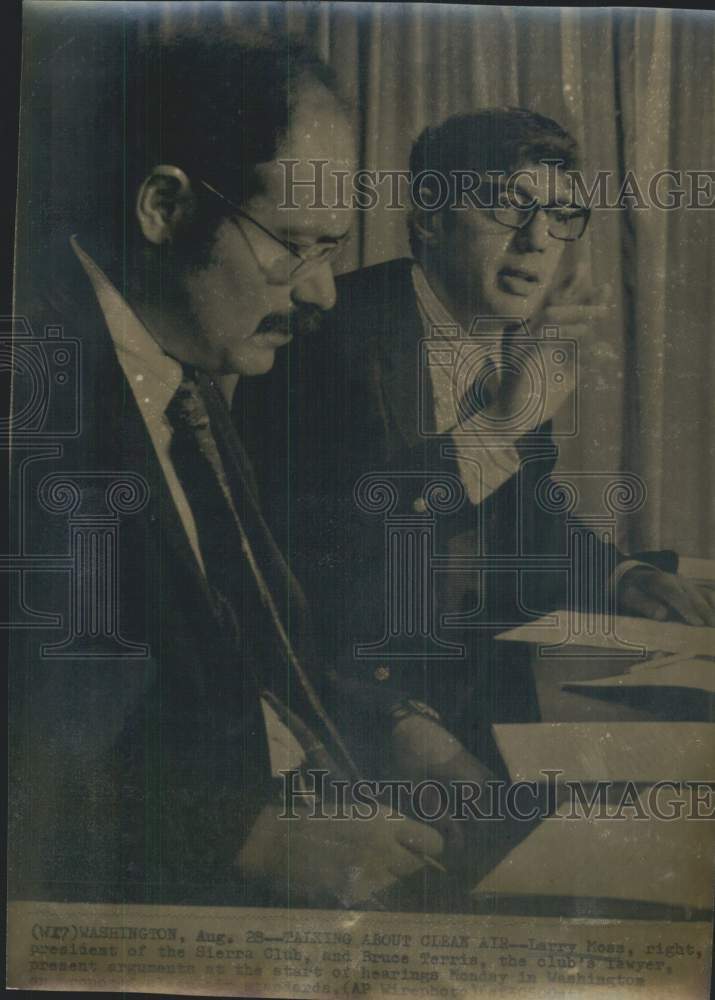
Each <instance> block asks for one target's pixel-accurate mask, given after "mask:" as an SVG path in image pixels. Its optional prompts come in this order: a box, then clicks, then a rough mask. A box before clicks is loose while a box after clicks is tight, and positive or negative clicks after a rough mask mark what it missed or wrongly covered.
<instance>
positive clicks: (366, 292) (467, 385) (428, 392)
mask: <svg viewBox="0 0 715 1000" xmlns="http://www.w3.org/2000/svg"><path fill="white" fill-rule="evenodd" d="M577 167H578V155H577V148H576V143H575V141H574V140H573V138H572V137H571V136H570V135H569V134H568V133H567V132H566V131H565V130H564V129H563V128H562V127H561V126H560V125H559V124H558V123H556V122H554V121H553V120H551V119H549V118H546V117H544V116H543V115H540V114H537V113H535V112H532V111H527V110H524V109H518V108H510V109H491V110H484V111H480V112H476V113H474V114H464V115H456V116H454V117H452V118H450V119H448V120H446V121H445V122H443V123H442V124H440V125H438V126H436V127H434V128H427V129H425V131H424V132H423V133H422V134H421V136H420V137H419V138H418V140H417V141H416V143H415V144H414V146H413V149H412V153H411V159H410V174H411V177H412V181H413V185H414V184H415V179H416V178H422V186H421V187H419V188H417V189H414V188H413V199H414V201H413V205H412V209H411V211H410V215H409V223H408V224H409V233H410V243H411V249H412V253H413V258H414V259H412V260H410V259H400V260H393V261H389V262H387V263H384V264H378V265H376V266H373V267H368V268H366V269H363V270H361V271H357V272H354V273H353V274H349V275H346V276H344V277H342V278H340V279H338V282H337V292H338V299H337V306H336V309H335V310H333V312H332V313H331V315H330V321H329V325H328V328H327V329H326V330H325V331H324V333H323V334H322V337H323V338H324V339H323V340H321V338H320V337H318V338H316V339H313V340H312V341H311V343H310V345H307V346H306V349H305V351H303V352H300V353H298V352H295V354H294V358H293V362H294V367H293V375H292V378H291V382H290V393H291V406H292V410H291V413H292V419H293V425H292V426H293V428H294V431H293V434H292V437H291V440H290V452H289V454H290V458H291V460H292V462H293V465H292V470H293V471H292V481H293V484H294V486H293V494H292V504H293V508H292V509H293V516H295V512H297V515H298V523H299V524H300V529H298V527H297V525H296V523H295V521H294V522H293V539H294V541H293V548H294V551H295V560H296V565H300V560H301V558H303V557H302V556H301V552H304V553H306V556H305V557H304V559H305V563H306V566H305V568H304V569H303V570H302V575H303V578H304V579H305V580H306V584H307V585H309V584H311V583H313V584H314V585H315V586H316V588H317V589H316V595H317V596H316V597H315V599H316V600H318V601H320V602H321V604H322V605H323V606H326V607H328V608H330V613H329V614H328V615H326V620H327V621H329V622H330V621H342V622H343V629H342V632H340V630H339V629H337V628H336V629H335V634H334V635H332V636H329V637H328V640H327V641H328V644H329V647H330V648H331V653H330V654H329V655H334V656H337V655H338V647H339V646H340V643H341V642H343V641H344V639H345V636H347V637H348V639H349V640H351V643H352V647H353V651H352V653H351V654H348V655H347V657H346V665H345V670H346V672H349V671H350V670H356V671H357V672H358V674H365V673H366V672H370V671H374V672H375V675H376V676H378V677H380V678H382V679H383V682H384V683H385V684H386V685H387V684H390V683H396V684H398V686H399V687H401V688H406V689H408V690H411V691H412V692H413V693H414V695H415V697H424V698H426V700H427V701H429V703H430V704H431V705H432V706H436V707H438V708H439V709H440V710H442V711H443V712H444V713H445V715H446V717H447V718H448V719H449V720H450V723H451V725H453V726H455V727H456V731H457V732H458V733H459V734H460V735H462V736H463V737H464V738H465V739H467V740H473V742H470V745H471V747H472V748H473V749H476V752H477V755H478V756H479V757H480V759H482V760H486V761H487V762H488V763H489V764H490V765H491V766H493V767H498V757H497V756H496V755H495V754H494V747H493V745H491V744H490V742H489V738H488V734H489V732H490V726H489V722H490V721H504V722H508V721H525V720H528V719H529V718H532V719H536V718H538V715H537V714H536V713H537V709H536V698H535V692H534V690H533V687H532V681H531V672H530V670H529V669H528V663H527V660H526V658H525V657H521V656H520V650H518V649H515V648H514V645H513V644H511V643H494V642H491V641H490V637H491V636H493V635H494V633H495V632H499V631H503V630H504V629H505V628H507V627H509V625H511V624H514V623H516V622H519V621H521V620H524V618H525V617H528V615H529V613H531V614H533V613H539V612H542V613H543V612H545V611H548V610H553V609H555V608H558V607H564V606H567V604H568V603H569V599H570V593H569V589H568V585H567V581H566V576H565V574H564V573H563V572H562V570H561V569H559V570H557V571H554V570H553V569H550V568H549V558H550V557H558V556H560V555H563V553H564V552H566V551H567V548H566V538H567V525H566V519H565V516H564V515H559V514H556V513H554V512H553V510H552V511H550V510H549V509H548V504H546V503H544V502H543V491H542V494H541V497H542V499H541V501H540V500H539V496H538V495H537V493H538V486H537V484H539V483H540V482H541V483H542V485H543V483H544V481H545V480H544V477H548V475H549V474H550V472H551V471H552V469H553V467H554V464H555V460H556V455H557V450H556V448H555V446H554V443H553V439H552V418H553V417H554V416H555V415H556V414H557V413H558V412H559V410H560V409H561V408H563V407H564V406H567V405H569V401H570V400H571V399H572V390H573V389H574V378H575V377H577V374H578V372H577V367H576V364H570V365H569V364H568V363H566V362H567V360H568V350H569V348H568V346H567V345H568V343H569V342H574V341H575V342H577V345H578V347H579V349H580V350H583V349H584V348H585V347H586V346H587V339H588V337H589V336H591V335H592V334H593V332H594V326H595V324H597V322H598V321H599V320H601V319H603V318H604V317H605V316H606V315H607V309H608V307H607V305H606V303H605V302H604V301H603V298H604V296H603V293H602V292H601V293H599V292H597V291H595V290H593V289H591V288H588V287H586V282H585V281H584V276H583V273H582V271H581V269H580V268H579V267H578V266H577V255H576V248H577V246H578V240H579V239H580V238H581V237H582V236H583V234H584V232H585V230H586V227H587V225H588V224H589V210H588V209H587V208H586V207H585V206H583V205H582V204H579V202H578V200H577V198H575V197H574V191H575V190H576V189H575V186H574V185H572V184H571V182H570V179H569V176H568V173H567V172H568V171H570V170H574V169H576V168H577ZM436 175H439V178H441V180H440V179H439V178H437V179H436ZM467 175H469V177H467ZM465 178H467V179H466V180H465ZM469 179H471V184H470V183H468V180H469ZM447 189H448V190H449V195H450V197H449V198H447V199H445V198H444V193H445V191H446V190H447ZM433 206H437V207H433ZM555 331H557V334H558V343H556V342H554V341H553V340H551V339H549V338H550V336H551V335H553V333H554V332H555ZM554 347H558V348H559V350H555V349H554ZM321 355H322V356H324V357H325V358H326V359H327V360H326V363H325V367H324V369H323V372H322V377H321V374H319V373H320V372H321V369H320V357H321ZM554 359H556V360H555V362H554ZM279 375H280V371H277V372H276V373H275V377H276V378H278V376H279ZM318 385H319V386H320V392H318V391H317V390H316V386H318ZM304 386H307V387H308V389H307V391H306V392H305V393H303V392H302V389H303V387H304ZM296 414H300V417H298V416H296ZM321 426H322V433H321V431H320V428H321ZM326 428H328V430H327V433H326ZM318 441H319V442H320V444H319V455H318V456H317V458H314V457H312V456H311V450H312V449H314V448H315V447H316V442H318ZM440 469H441V470H443V471H444V472H445V473H449V474H451V475H452V476H456V477H458V479H459V481H460V483H461V486H462V488H463V491H464V494H465V496H466V500H465V502H464V503H463V504H462V507H461V509H460V510H458V511H452V512H451V513H445V514H442V515H438V516H437V518H436V519H435V526H434V531H435V532H436V539H435V543H434V544H435V551H436V552H439V553H440V554H442V555H444V554H447V556H448V557H452V559H451V565H450V566H449V568H447V565H446V564H445V563H444V561H443V562H442V566H441V572H437V573H435V574H434V576H433V577H432V578H431V579H430V580H429V581H428V582H427V584H426V586H427V587H428V588H432V592H431V593H430V594H429V598H430V599H432V598H434V604H435V608H434V609H433V610H430V609H429V608H428V610H427V612H426V613H425V615H424V616H423V617H424V620H421V619H420V620H418V619H419V611H415V612H414V613H413V615H412V620H411V621H410V620H408V616H407V615H406V614H403V613H402V612H401V611H400V608H407V607H414V608H416V607H417V602H416V601H415V600H414V595H415V594H416V593H417V590H416V588H417V587H418V585H419V584H420V580H419V574H418V573H417V571H416V570H415V566H416V565H417V563H416V555H415V553H414V552H412V553H411V554H408V553H407V552H405V553H403V554H400V555H398V556H397V557H394V554H393V553H391V552H390V551H388V550H387V549H386V547H385V541H384V537H385V536H384V530H385V525H384V523H383V522H384V518H383V519H382V520H381V519H380V518H378V517H375V516H374V515H373V516H372V518H371V516H370V513H369V511H368V510H367V509H366V504H365V502H364V497H361V495H360V492H359V488H358V486H357V484H358V483H359V482H360V477H361V476H362V475H364V474H366V473H383V474H384V479H385V486H384V489H385V491H386V493H387V492H389V491H394V497H395V502H394V503H393V505H392V507H391V509H390V511H389V513H388V514H387V515H386V516H387V519H388V521H389V520H390V518H392V519H393V521H394V520H395V519H396V518H399V517H403V518H407V519H409V518H410V517H412V518H414V517H415V516H419V515H420V513H422V514H423V515H424V516H425V519H426V521H429V520H430V510H429V507H428V505H427V504H426V503H425V499H424V497H423V496H420V494H419V489H418V487H417V485H415V484H416V483H417V482H418V480H419V476H418V475H416V474H418V473H420V472H424V473H433V472H435V471H437V470H440ZM325 470H329V472H328V473H327V474H326V471H325ZM316 484H320V485H319V489H320V491H321V492H322V497H321V494H319V492H318V488H317V487H316ZM374 488H375V490H377V489H378V488H377V486H375V487H374ZM274 495H275V494H274ZM326 495H327V496H328V497H332V503H333V508H334V516H333V519H332V521H331V520H330V519H327V518H322V519H321V518H320V517H319V514H318V512H319V511H320V510H321V509H323V508H324V505H325V499H324V498H325V496H326ZM390 495H393V494H392V493H391V494H390ZM283 516H284V517H285V514H283ZM278 520H280V514H279V516H278ZM312 525H315V526H316V527H317V526H319V530H318V531H313V534H312V535H311V526H312ZM371 533H372V534H371ZM430 544H432V543H430ZM321 545H322V546H323V548H324V550H325V551H326V553H329V554H330V555H329V556H328V555H326V556H325V557H324V558H323V560H322V563H321V565H323V566H324V567H325V570H324V572H323V573H322V574H321V575H320V576H318V577H316V576H315V574H313V575H312V576H311V573H310V568H309V566H308V564H309V563H310V562H311V561H312V560H314V553H315V551H317V550H319V549H320V546H321ZM345 552H351V556H352V557H351V565H352V567H353V572H352V574H351V576H350V579H349V581H347V584H348V587H347V593H346V586H345V585H346V581H345V579H344V578H343V579H341V578H340V575H339V573H336V574H332V575H331V572H330V569H331V567H332V566H334V565H337V564H338V563H337V562H336V558H335V557H336V554H337V553H345ZM475 554H477V555H480V556H486V557H494V560H495V562H494V565H493V567H492V568H491V569H490V570H489V571H488V572H485V573H482V574H480V573H478V572H475V571H474V570H470V569H469V568H468V566H467V565H466V562H467V561H468V558H469V557H470V556H472V555H475ZM524 556H525V557H527V558H528V557H531V558H532V562H531V567H530V569H529V572H524V573H519V572H517V570H516V569H515V568H514V566H512V565H511V564H510V563H509V559H510V557H511V560H512V563H513V562H514V558H515V557H524ZM462 557H466V560H463V563H462V565H461V566H460V558H462ZM395 558H397V561H398V563H399V565H397V566H396V565H394V562H395ZM595 558H596V561H597V562H599V563H600V565H602V566H604V567H606V568H607V572H606V573H605V580H606V582H605V583H604V589H608V591H609V592H610V594H613V593H614V592H615V588H617V595H618V600H619V603H620V607H621V609H622V610H623V611H625V612H626V613H630V614H641V615H646V616H649V617H653V618H663V617H666V616H667V615H677V616H679V617H681V618H682V619H684V620H685V621H688V622H690V623H692V624H696V625H698V624H715V610H714V609H713V608H712V607H711V606H710V605H709V603H708V602H707V600H706V599H705V598H704V597H703V596H702V595H701V594H700V593H698V591H697V590H696V589H695V588H694V587H692V586H691V585H690V584H689V583H688V582H687V581H682V580H680V579H679V578H678V577H676V576H675V575H673V574H671V573H667V572H663V571H661V569H658V568H656V567H654V566H651V565H645V564H644V563H642V562H637V561H635V560H628V559H626V558H625V557H624V556H623V555H622V554H621V553H619V552H618V551H616V550H615V549H613V548H612V547H610V546H607V545H605V544H603V543H599V542H597V543H596V552H595ZM500 559H502V560H504V563H503V567H504V568H502V569H500V567H499V565H498V562H499V560H500ZM390 560H392V561H390ZM410 560H411V561H410ZM380 566H382V567H384V568H385V575H386V576H385V579H386V583H385V586H383V585H382V577H381V576H380V575H379V573H378V570H376V567H380ZM602 578H603V574H602ZM376 584H377V585H376ZM579 586H580V590H581V592H588V590H587V588H588V586H589V581H588V580H581V581H580V583H579ZM606 600H608V602H609V604H610V605H611V606H613V607H615V602H613V603H612V602H611V598H610V596H609V597H608V598H607V597H606V596H605V595H601V597H600V605H601V606H603V605H604V604H605V603H606ZM425 607H427V605H425ZM440 613H451V614H452V615H453V616H454V615H455V614H457V615H458V614H461V615H462V616H463V621H464V624H465V625H466V626H467V627H466V628H465V629H464V630H463V631H462V632H461V633H459V631H458V629H456V628H454V627H453V628H452V630H451V631H447V630H443V631H441V633H439V636H438V638H439V639H440V640H442V641H443V642H444V641H445V640H453V641H454V640H455V639H459V641H462V642H465V643H466V645H467V650H468V652H467V663H468V664H471V669H466V665H465V662H464V661H463V660H460V659H456V660H455V659H453V658H452V659H451V658H450V656H449V655H448V654H449V651H448V650H445V652H444V655H443V656H442V657H440V653H439V649H438V645H437V644H436V643H435V642H434V641H433V634H432V630H434V629H435V624H434V623H436V622H437V621H438V616H439V614H440ZM401 615H402V617H401ZM453 625H454V622H453ZM410 628H411V629H412V633H413V634H412V636H411V637H410V635H409V632H410ZM420 628H424V629H425V635H424V637H423V647H422V648H421V649H419V648H418V645H417V643H416V641H415V633H418V632H419V630H420ZM391 629H392V631H390V630H391ZM398 632H399V633H400V634H398ZM428 632H429V634H427V633H428ZM400 641H401V642H402V643H403V646H404V649H403V650H402V651H400V650H398V644H399V642H400ZM360 648H361V649H362V653H361V652H360ZM356 649H358V651H357V652H355V650H356ZM380 649H384V656H385V660H384V662H383V663H380V662H379V660H378V661H376V659H375V656H376V655H377V651H379V650H380ZM409 649H412V650H413V654H414V655H413V656H412V657H410V656H409V655H407V653H408V651H409ZM333 651H334V652H333ZM396 652H397V653H399V654H400V655H391V654H394V653H396ZM480 723H481V724H480Z"/></svg>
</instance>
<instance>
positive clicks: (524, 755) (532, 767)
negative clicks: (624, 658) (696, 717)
mask: <svg viewBox="0 0 715 1000" xmlns="http://www.w3.org/2000/svg"><path fill="white" fill-rule="evenodd" d="M494 737H495V739H496V741H497V745H498V747H499V751H500V753H501V755H502V757H503V759H504V763H505V764H506V766H507V768H508V770H509V776H510V777H511V778H512V780H514V781H541V782H545V781H546V776H545V774H544V773H543V772H544V771H548V770H554V769H558V770H560V771H561V772H562V773H561V774H560V775H559V781H584V782H592V781H607V780H611V781H635V782H641V783H643V784H647V783H650V782H655V781H660V780H661V779H664V780H677V779H680V780H681V781H709V780H715V724H713V723H709V722H551V723H547V722H535V723H525V724H513V725H497V726H494Z"/></svg>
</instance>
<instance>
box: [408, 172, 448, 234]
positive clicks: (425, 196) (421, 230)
mask: <svg viewBox="0 0 715 1000" xmlns="http://www.w3.org/2000/svg"><path fill="white" fill-rule="evenodd" d="M434 201H435V196H434V192H433V191H432V189H431V188H429V187H428V186H427V185H422V187H421V188H420V199H419V202H420V203H419V204H413V205H412V209H411V212H410V223H411V226H412V232H413V233H414V234H415V236H417V238H418V239H419V240H420V242H421V243H422V244H423V245H424V247H425V248H426V249H427V248H429V249H434V248H435V247H436V246H437V245H438V243H439V241H440V238H441V236H442V234H443V232H444V219H443V218H442V211H441V210H438V209H429V208H424V207H422V206H424V205H430V204H434Z"/></svg>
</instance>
